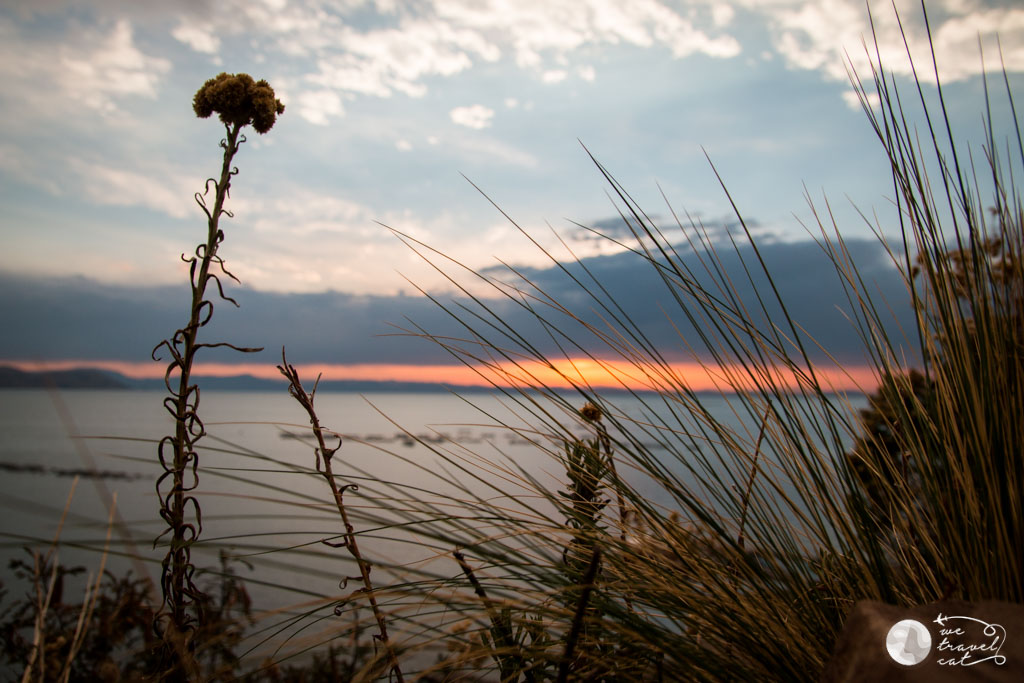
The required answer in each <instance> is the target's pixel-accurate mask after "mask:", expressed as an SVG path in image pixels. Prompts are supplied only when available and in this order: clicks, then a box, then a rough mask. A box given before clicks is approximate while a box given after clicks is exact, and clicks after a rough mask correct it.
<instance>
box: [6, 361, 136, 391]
mask: <svg viewBox="0 0 1024 683" xmlns="http://www.w3.org/2000/svg"><path fill="white" fill-rule="evenodd" d="M126 380H127V378H126V377H124V376H122V375H119V374H117V373H116V372H108V371H107V370H96V369H93V368H76V369H73V370H47V371H43V372H25V371H24V370H19V369H17V368H12V367H10V366H7V365H0V388H4V389H45V388H49V387H56V388H58V389H129V388H131V387H130V385H129V383H128V382H127V381H126Z"/></svg>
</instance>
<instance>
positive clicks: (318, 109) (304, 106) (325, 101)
mask: <svg viewBox="0 0 1024 683" xmlns="http://www.w3.org/2000/svg"><path fill="white" fill-rule="evenodd" d="M296 106H297V108H298V110H299V116H301V117H302V118H304V119H306V120H307V121H309V122H310V123H312V124H314V125H317V126H326V125H327V123H328V120H329V118H330V117H332V116H341V115H343V114H344V113H345V108H344V106H342V104H341V97H339V96H338V93H336V92H334V91H333V90H311V91H307V92H304V93H300V94H299V96H298V100H297V102H296Z"/></svg>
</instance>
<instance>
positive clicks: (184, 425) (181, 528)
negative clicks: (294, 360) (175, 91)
mask: <svg viewBox="0 0 1024 683" xmlns="http://www.w3.org/2000/svg"><path fill="white" fill-rule="evenodd" d="M193 109H194V111H195V113H196V116H199V117H200V118H207V117H209V116H210V115H211V114H213V113H214V112H217V113H218V114H219V116H220V120H221V122H222V123H223V124H224V130H225V138H224V139H223V140H221V143H220V146H221V147H222V148H223V150H224V159H223V163H222V164H221V172H220V178H219V180H218V179H214V178H209V179H208V180H207V181H206V190H205V192H204V193H202V194H200V193H198V192H197V193H196V195H195V200H196V203H197V204H199V206H200V208H202V210H203V213H205V214H206V218H207V235H206V242H205V243H201V244H199V245H198V246H197V247H196V250H195V253H194V254H193V255H192V256H191V257H188V258H186V257H185V255H184V254H183V255H182V257H181V259H182V260H183V261H185V262H186V263H188V264H189V278H190V282H191V288H192V303H191V307H190V314H189V320H188V323H187V324H186V325H185V326H184V327H182V328H181V329H179V330H177V331H176V332H175V333H174V335H172V336H171V338H170V339H167V340H165V341H163V342H161V343H160V344H158V345H157V346H156V348H155V349H154V350H153V358H154V360H158V358H157V353H158V352H159V351H160V349H164V350H166V351H167V352H168V353H170V356H171V361H170V363H169V364H168V365H167V370H166V371H165V373H164V382H165V384H166V386H167V390H168V391H169V392H170V394H171V395H170V396H169V397H168V398H167V399H165V400H164V406H165V407H166V408H167V411H168V412H169V413H170V414H171V415H172V417H173V418H174V423H175V433H174V434H173V435H171V436H166V437H164V438H163V439H162V440H161V441H160V445H159V448H158V453H159V457H160V465H161V466H162V467H163V470H164V471H163V473H162V474H161V475H160V477H159V478H158V479H157V482H156V490H157V494H158V495H159V497H160V517H161V518H162V519H163V520H164V521H165V522H166V523H167V530H166V531H165V532H164V533H163V534H161V536H160V537H159V538H157V540H156V542H159V541H160V539H161V538H163V537H164V536H166V535H168V534H169V535H170V541H169V543H168V550H167V555H166V557H165V558H164V561H163V569H162V572H161V577H160V585H161V588H162V591H163V601H164V603H163V607H162V609H161V610H160V611H159V613H158V614H157V618H156V621H155V623H154V627H155V628H156V630H157V633H158V635H160V637H162V638H164V639H165V641H166V642H167V643H168V649H167V653H166V654H167V666H168V669H169V671H176V672H177V674H176V676H177V677H181V676H188V677H191V678H195V677H196V676H198V675H199V672H198V669H197V668H196V662H195V657H194V652H195V648H196V643H195V642H194V638H193V636H194V634H195V632H196V630H197V629H198V628H201V627H202V626H203V625H204V621H205V616H204V613H203V604H204V601H205V598H204V596H203V594H202V592H201V591H200V590H199V588H198V587H197V586H196V584H195V581H194V576H195V566H194V565H193V564H192V553H191V550H192V546H193V544H194V543H195V542H196V540H197V539H198V537H199V535H200V533H201V532H202V511H201V508H200V505H199V501H198V499H197V498H196V497H195V496H194V495H192V494H191V492H192V491H194V490H195V489H196V487H197V486H198V484H199V470H198V467H199V455H198V453H197V452H196V443H197V442H198V441H199V440H200V439H201V438H202V437H203V436H204V435H205V434H206V430H205V428H204V426H203V422H202V420H201V419H200V417H199V413H198V410H199V387H198V386H197V385H195V384H193V383H192V366H193V362H194V360H195V355H196V352H197V351H199V349H201V348H212V347H221V346H225V347H229V348H232V349H235V350H237V351H241V352H253V351H258V350H259V349H252V348H243V347H238V346H235V345H233V344H229V343H227V342H218V343H209V342H199V341H198V335H199V328H201V327H203V326H204V325H206V324H207V323H208V322H209V321H210V318H211V317H212V316H213V302H212V301H211V300H210V299H208V298H207V296H206V290H207V286H208V285H209V283H210V282H211V281H212V282H213V283H214V284H215V285H216V287H217V293H218V294H219V296H220V298H221V299H223V300H225V301H228V302H230V303H232V304H234V305H236V306H237V305H238V303H237V302H236V301H235V300H234V299H232V298H231V297H229V296H227V295H226V294H225V293H224V288H223V285H222V283H221V281H220V277H219V275H218V274H217V273H216V272H214V269H219V271H220V273H221V274H223V275H226V276H228V277H230V278H231V279H233V280H235V281H237V278H235V276H234V275H232V274H231V273H230V272H229V271H228V270H227V269H226V268H225V267H224V260H223V259H222V258H221V257H220V255H219V254H218V253H217V250H218V247H219V246H220V244H221V242H223V240H224V232H223V231H222V230H221V228H220V219H221V216H225V215H226V216H228V217H230V216H231V213H230V212H229V211H228V210H226V209H225V208H224V202H225V200H226V199H227V197H228V195H229V192H230V188H231V178H232V177H233V176H234V175H235V174H237V173H238V169H237V168H235V167H233V166H232V161H233V160H234V157H235V154H236V153H237V152H238V149H239V147H240V145H241V144H242V143H244V142H245V136H244V135H242V134H241V130H242V128H243V127H245V126H247V125H252V126H253V128H255V129H256V131H257V132H258V133H266V132H267V131H269V130H270V128H271V127H272V126H273V125H274V122H275V120H276V118H277V116H278V115H279V114H281V113H282V112H284V105H283V104H281V102H280V101H279V100H277V99H276V98H275V97H274V91H273V89H272V88H271V87H270V85H269V84H268V83H267V82H266V81H262V80H261V81H253V79H252V78H251V77H250V76H249V75H248V74H238V75H229V74H226V73H222V74H220V75H219V76H217V77H216V78H211V79H210V80H208V81H207V82H206V83H205V84H203V87H201V88H200V89H199V91H198V92H196V94H195V98H194V100H193ZM211 187H212V189H213V206H212V207H210V206H208V205H207V203H206V196H207V195H208V194H209V192H210V189H211ZM175 374H177V377H176V378H175V376H174V375H175ZM156 542H155V543H156Z"/></svg>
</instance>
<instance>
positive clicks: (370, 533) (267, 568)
mask: <svg viewBox="0 0 1024 683" xmlns="http://www.w3.org/2000/svg"><path fill="white" fill-rule="evenodd" d="M162 400H163V394H162V393H159V392H144V391H90V390H76V391H63V392H60V393H50V392H47V391H43V390H40V391H35V390H0V520H2V521H0V560H2V562H3V564H2V568H0V578H2V579H4V582H5V584H8V585H9V581H10V577H9V571H8V569H7V560H8V559H9V558H10V557H12V556H19V555H20V556H25V554H24V551H23V550H22V549H21V547H22V546H24V545H29V544H33V545H36V546H39V545H40V542H41V541H42V540H43V539H49V538H52V536H53V534H54V533H55V532H56V529H57V524H58V520H59V519H60V516H61V510H62V509H63V507H64V503H65V500H66V499H67V496H68V492H69V490H70V487H71V483H72V479H73V477H72V476H71V475H72V474H73V472H74V471H75V470H83V469H84V470H99V471H100V472H102V473H104V474H105V476H103V477H86V478H82V479H81V480H80V481H79V483H78V487H77V491H76V492H75V495H74V498H73V500H72V502H71V505H70V510H69V514H68V517H67V519H66V521H65V524H64V528H63V529H62V531H61V540H62V549H61V556H60V557H61V561H62V562H63V563H65V564H83V565H85V566H87V567H88V568H90V569H92V568H94V567H95V566H96V565H97V564H98V561H99V555H98V553H97V551H96V548H98V547H100V546H101V545H102V539H103V537H104V534H105V532H106V528H107V525H106V518H107V513H106V510H107V504H106V503H105V501H109V500H111V499H112V498H113V497H114V496H115V495H116V498H117V508H118V510H119V513H120V517H121V520H122V521H123V526H122V527H121V529H122V533H121V534H115V540H114V547H115V555H114V556H113V557H112V558H111V560H110V562H111V563H112V565H113V568H114V569H115V570H116V571H123V570H125V569H128V568H131V569H132V570H133V571H134V572H135V573H136V574H138V573H140V572H148V573H149V574H150V576H152V577H154V578H157V577H158V573H159V566H158V564H157V563H158V562H159V559H160V558H162V553H159V552H157V551H154V550H153V539H154V538H155V537H156V536H157V535H158V534H159V533H160V531H161V530H162V527H161V524H160V523H159V521H158V520H159V518H158V516H157V510H158V502H157V496H156V493H155V491H154V488H153V485H154V481H155V479H156V475H157V473H158V472H159V468H158V465H157V463H156V446H155V444H156V441H157V440H158V439H159V438H160V437H161V436H162V435H164V434H167V433H170V431H171V430H172V426H173V423H172V420H171V418H170V416H169V415H168V414H167V413H166V411H165V410H164V408H163V407H162V404H161V402H162ZM469 401H470V402H471V403H472V404H474V405H475V406H476V408H474V407H473V405H470V404H469V403H467V402H466V401H465V400H464V399H462V398H459V397H456V396H453V395H450V394H440V393H439V394H391V393H389V394H376V395H366V396H359V395H354V394H323V395H319V396H318V397H317V407H318V412H319V415H320V418H321V421H322V423H323V424H324V426H325V427H327V428H330V429H335V430H337V431H339V432H342V433H343V434H345V435H346V440H345V444H344V446H343V447H342V449H341V450H340V451H338V454H337V455H336V456H335V458H334V468H335V474H337V475H340V476H341V477H342V478H343V479H344V480H345V481H346V482H351V483H358V484H360V491H358V492H350V493H348V494H346V502H347V503H348V505H349V506H350V508H351V511H352V514H353V515H354V523H355V526H356V528H357V530H359V531H361V532H362V535H361V536H360V541H359V543H360V547H361V549H362V550H363V552H364V554H366V555H368V556H369V557H370V558H371V559H376V560H378V562H380V563H382V564H393V565H397V566H398V572H399V573H398V574H396V575H395V576H402V573H401V572H402V568H403V567H405V568H410V569H413V570H415V571H417V572H419V571H426V572H431V573H434V574H439V575H442V576H455V575H457V573H458V572H457V569H455V568H454V567H453V565H452V564H451V562H450V560H449V559H448V555H447V553H448V552H449V551H450V550H451V548H449V547H446V546H445V545H444V544H431V543H429V542H425V541H423V539H422V538H418V537H416V536H414V535H411V534H409V533H405V532H403V531H402V530H400V529H399V530H396V529H383V528H381V526H382V524H383V523H384V522H385V521H387V520H394V519H396V518H400V517H401V515H402V514H403V510H406V509H408V505H407V504H406V503H405V502H404V501H405V500H407V499H408V498H410V497H416V498H419V499H424V498H426V499H430V500H433V501H435V503H436V505H438V506H448V507H446V508H445V509H446V510H451V511H453V513H454V512H457V511H458V510H459V503H458V501H460V500H463V499H464V498H465V497H466V495H467V493H466V492H465V491H459V490H458V489H459V487H460V486H462V487H465V488H466V490H468V491H470V492H471V493H473V494H476V495H478V496H481V497H486V498H487V499H489V500H491V501H492V502H494V503H495V504H500V505H501V506H502V507H503V508H505V509H507V510H509V511H513V512H516V513H521V514H533V511H535V510H536V511H539V512H541V513H548V514H551V515H552V516H554V514H553V512H552V511H551V508H550V506H549V505H546V504H545V503H543V502H538V501H537V499H536V498H534V497H530V496H529V490H528V488H526V487H524V486H521V483H520V481H519V480H518V476H519V475H517V474H516V468H521V469H522V470H525V471H526V472H528V473H529V474H530V475H531V476H533V477H535V478H536V479H537V480H538V481H539V482H540V483H541V484H544V485H547V486H549V487H551V488H553V489H558V488H563V487H564V484H562V483H561V481H562V480H563V479H564V471H563V469H562V468H561V466H560V465H559V464H558V462H557V461H555V460H554V459H553V458H552V454H551V452H550V451H551V450H553V448H554V447H553V446H551V445H549V444H548V442H545V441H543V440H537V438H536V437H535V436H534V434H535V432H536V431H537V428H538V427H539V425H540V424H541V420H540V419H538V418H537V417H534V416H532V415H529V414H528V413H527V412H526V411H524V410H523V409H521V408H516V409H513V408H510V407H509V406H508V405H507V399H506V401H504V402H503V401H502V400H499V398H497V397H494V396H490V395H472V396H471V397H470V398H469ZM633 403H635V401H634V402H633ZM859 403H862V401H860V402H859ZM619 404H620V405H621V406H622V407H623V410H625V411H626V412H630V411H632V412H633V413H635V416H639V415H640V412H641V411H640V408H639V406H638V405H633V404H631V403H630V400H627V399H623V400H622V401H620V402H619ZM707 405H708V407H709V408H710V409H711V410H712V412H714V413H715V414H716V415H717V416H718V417H719V418H720V419H722V420H724V421H725V422H727V423H729V424H732V425H734V426H736V427H737V428H741V427H743V426H744V422H743V420H741V419H740V418H738V417H736V416H733V415H731V414H730V412H729V409H728V405H727V404H726V402H725V401H724V400H723V399H721V398H712V399H708V401H707ZM545 408H547V409H550V406H545ZM200 414H201V415H202V416H203V418H204V421H205V423H206V425H207V429H208V432H209V435H208V436H207V437H206V438H204V439H203V440H202V441H201V442H200V446H201V448H200V456H201V465H200V466H201V473H200V486H199V489H198V491H197V496H198V498H199V499H200V501H201V505H202V512H203V526H204V528H203V533H202V541H203V543H202V544H200V545H199V546H197V547H196V548H195V549H194V550H193V558H194V560H195V563H196V564H197V565H199V566H216V565H217V562H218V560H217V558H218V554H219V552H220V551H221V550H226V551H228V552H229V553H230V554H232V555H233V556H236V557H240V558H242V559H243V560H244V562H245V564H242V563H241V562H237V563H236V564H235V567H236V570H237V571H238V572H239V573H240V574H241V575H242V576H243V577H245V578H246V579H247V580H248V582H249V583H248V589H249V591H250V593H251V594H252V596H253V600H254V603H255V605H256V607H257V608H260V609H270V608H279V607H285V606H295V605H299V604H302V603H309V604H314V602H315V601H316V600H317V599H321V600H323V601H325V602H326V601H327V599H326V598H325V597H324V596H327V597H335V598H336V597H338V596H340V595H345V594H347V593H350V592H351V590H352V589H351V588H349V589H348V590H346V591H344V592H342V591H341V590H340V588H339V585H338V580H339V577H341V576H345V575H349V574H354V573H355V568H354V564H353V563H351V561H350V560H349V559H348V557H347V555H346V553H345V551H344V550H341V549H332V548H329V547H327V546H325V545H323V544H321V543H320V540H321V539H324V538H334V539H335V540H337V536H338V535H339V534H340V533H342V531H343V529H342V528H341V524H340V522H339V520H338V515H337V512H336V511H335V510H334V508H333V506H332V501H331V497H330V493H329V489H328V488H327V486H326V484H325V482H324V481H323V480H322V479H321V478H319V477H317V476H312V475H311V474H310V473H309V471H308V469H309V468H311V467H312V466H313V464H314V455H313V452H312V450H311V448H310V447H309V445H308V444H307V443H304V442H302V441H301V440H300V439H297V438H293V435H301V434H303V432H304V431H305V433H307V434H308V429H305V428H306V427H307V426H308V421H307V419H306V417H305V414H304V413H303V411H302V409H301V408H300V407H299V406H298V405H297V404H296V403H295V402H294V401H293V400H292V399H291V398H290V397H288V396H287V395H286V394H284V393H283V392H282V393H281V394H277V393H269V392H268V393H262V392H254V393H230V392H207V393H204V394H203V395H202V402H201V406H200ZM508 426H511V427H513V428H515V429H514V430H510V429H508V428H507V427H508ZM403 428H404V429H405V430H408V432H410V433H412V434H413V435H417V436H419V437H421V438H423V439H424V440H426V441H429V442H431V443H430V444H429V447H424V446H423V445H420V444H413V441H412V440H411V439H410V438H409V437H408V436H407V435H406V434H405V433H404V432H403ZM747 428H748V430H749V429H751V426H750V425H747ZM753 429H754V431H755V432H756V426H754V427H753ZM531 439H534V440H535V441H536V442H535V443H531ZM454 442H458V443H460V444H463V445H462V446H457V445H455V444H454ZM654 450H655V452H657V449H654ZM467 459H468V460H470V461H471V462H469V463H468V464H467V462H466V460H467ZM460 464H463V465H465V466H466V467H467V470H468V471H465V472H463V471H461V470H460V469H459V465H460ZM492 485H497V486H498V487H499V489H500V490H495V489H491V488H490V487H491V486H492ZM638 485H640V486H643V483H642V482H638ZM651 495H652V497H654V498H656V497H657V496H658V491H657V489H656V488H653V489H652V490H651ZM665 502H667V501H665ZM462 511H463V512H464V509H463V510H462ZM413 518H415V514H414V515H413ZM384 571H385V570H383V569H381V570H379V572H375V573H374V577H375V578H377V577H379V578H377V580H378V582H385V583H386V581H387V580H388V577H384V576H379V575H380V574H381V573H383V572H384ZM391 578H392V580H394V577H391Z"/></svg>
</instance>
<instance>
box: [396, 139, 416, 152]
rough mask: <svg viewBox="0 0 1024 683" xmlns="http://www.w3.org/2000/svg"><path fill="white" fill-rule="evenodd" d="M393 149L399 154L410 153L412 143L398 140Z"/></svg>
mask: <svg viewBox="0 0 1024 683" xmlns="http://www.w3.org/2000/svg"><path fill="white" fill-rule="evenodd" d="M395 149H397V150H398V151H400V152H410V151H412V143H411V142H409V141H408V140H398V141H396V142H395Z"/></svg>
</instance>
